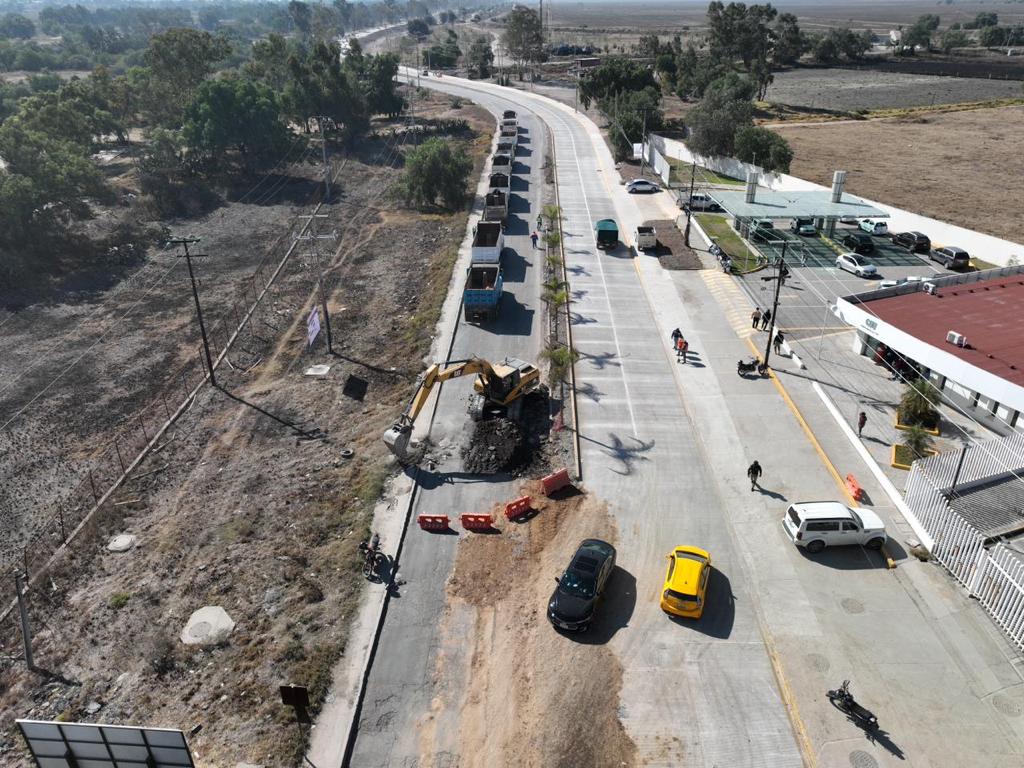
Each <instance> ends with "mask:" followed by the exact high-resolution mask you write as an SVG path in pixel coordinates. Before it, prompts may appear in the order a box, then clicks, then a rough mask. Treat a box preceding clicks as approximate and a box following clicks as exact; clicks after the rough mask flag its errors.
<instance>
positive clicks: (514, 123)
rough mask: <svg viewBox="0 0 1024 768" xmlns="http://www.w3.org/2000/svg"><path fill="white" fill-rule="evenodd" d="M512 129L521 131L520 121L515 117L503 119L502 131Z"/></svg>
mask: <svg viewBox="0 0 1024 768" xmlns="http://www.w3.org/2000/svg"><path fill="white" fill-rule="evenodd" d="M506 128H512V129H513V130H515V131H517V132H518V131H519V121H518V120H516V119H515V118H514V117H503V118H502V119H501V129H502V130H505V129H506Z"/></svg>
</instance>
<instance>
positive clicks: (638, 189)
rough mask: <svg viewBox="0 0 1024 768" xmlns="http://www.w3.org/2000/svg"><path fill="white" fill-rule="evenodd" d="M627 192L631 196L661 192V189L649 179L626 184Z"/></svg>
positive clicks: (634, 180)
mask: <svg viewBox="0 0 1024 768" xmlns="http://www.w3.org/2000/svg"><path fill="white" fill-rule="evenodd" d="M626 191H627V192H628V193H629V194H631V195H635V194H645V193H650V192H660V191H661V187H659V186H658V185H657V184H655V183H654V182H653V181H648V180H647V179H633V180H632V181H630V182H628V183H627V184H626Z"/></svg>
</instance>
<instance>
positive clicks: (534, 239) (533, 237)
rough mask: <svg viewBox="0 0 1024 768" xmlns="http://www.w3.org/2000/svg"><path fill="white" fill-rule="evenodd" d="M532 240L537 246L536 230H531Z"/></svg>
mask: <svg viewBox="0 0 1024 768" xmlns="http://www.w3.org/2000/svg"><path fill="white" fill-rule="evenodd" d="M530 242H531V243H533V247H534V248H536V247H537V233H536V232H531V233H530Z"/></svg>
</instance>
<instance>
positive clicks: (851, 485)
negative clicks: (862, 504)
mask: <svg viewBox="0 0 1024 768" xmlns="http://www.w3.org/2000/svg"><path fill="white" fill-rule="evenodd" d="M846 490H848V491H849V492H850V495H851V496H852V497H853V500H854V501H860V500H861V499H863V498H864V489H863V488H861V487H860V483H858V482H857V478H855V477H854V476H853V473H850V474H849V475H847V476H846Z"/></svg>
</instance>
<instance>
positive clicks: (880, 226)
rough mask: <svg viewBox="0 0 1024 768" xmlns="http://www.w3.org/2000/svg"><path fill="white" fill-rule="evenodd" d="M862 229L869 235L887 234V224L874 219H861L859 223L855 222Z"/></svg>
mask: <svg viewBox="0 0 1024 768" xmlns="http://www.w3.org/2000/svg"><path fill="white" fill-rule="evenodd" d="M857 226H858V227H860V228H861V229H862V230H864V231H865V232H867V233H868V234H869V235H888V234H889V225H888V224H886V223H885V222H884V221H875V220H874V219H861V220H860V223H859V224H857Z"/></svg>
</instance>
